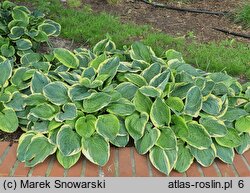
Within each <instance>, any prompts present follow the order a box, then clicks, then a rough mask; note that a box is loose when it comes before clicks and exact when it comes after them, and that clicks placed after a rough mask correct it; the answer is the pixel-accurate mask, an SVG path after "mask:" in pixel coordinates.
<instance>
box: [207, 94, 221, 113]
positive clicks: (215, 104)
mask: <svg viewBox="0 0 250 193" xmlns="http://www.w3.org/2000/svg"><path fill="white" fill-rule="evenodd" d="M221 108H222V101H221V100H220V98H218V97H216V96H214V95H210V96H208V98H207V100H205V101H203V104H202V110H203V111H204V112H206V113H208V114H210V115H215V116H216V115H218V114H219V112H220V111H221Z"/></svg>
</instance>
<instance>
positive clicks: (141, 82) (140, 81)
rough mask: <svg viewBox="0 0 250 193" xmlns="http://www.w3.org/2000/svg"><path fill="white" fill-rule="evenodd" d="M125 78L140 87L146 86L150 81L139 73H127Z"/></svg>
mask: <svg viewBox="0 0 250 193" xmlns="http://www.w3.org/2000/svg"><path fill="white" fill-rule="evenodd" d="M125 78H126V79H127V80H128V81H129V82H131V83H133V84H135V85H136V86H138V87H142V86H146V85H147V84H148V83H147V81H146V80H145V79H144V78H143V77H142V76H140V75H138V74H133V73H127V74H125Z"/></svg>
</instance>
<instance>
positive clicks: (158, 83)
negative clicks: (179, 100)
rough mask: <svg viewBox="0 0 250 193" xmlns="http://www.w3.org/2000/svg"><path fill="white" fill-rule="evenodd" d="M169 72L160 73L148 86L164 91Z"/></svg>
mask: <svg viewBox="0 0 250 193" xmlns="http://www.w3.org/2000/svg"><path fill="white" fill-rule="evenodd" d="M170 74H171V73H170V70H165V71H164V72H162V73H161V74H158V75H157V76H155V77H154V78H153V79H152V80H151V81H150V82H149V85H150V86H153V87H155V88H158V89H160V90H162V91H164V90H165V88H166V86H167V83H168V81H169V78H170Z"/></svg>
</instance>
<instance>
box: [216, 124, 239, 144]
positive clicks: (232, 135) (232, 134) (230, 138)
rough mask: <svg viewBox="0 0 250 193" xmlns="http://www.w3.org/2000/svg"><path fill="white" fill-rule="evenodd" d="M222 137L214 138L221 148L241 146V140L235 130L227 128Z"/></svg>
mask: <svg viewBox="0 0 250 193" xmlns="http://www.w3.org/2000/svg"><path fill="white" fill-rule="evenodd" d="M227 130H228V132H227V134H226V135H225V136H224V137H216V138H215V140H216V142H217V143H218V144H219V145H221V146H223V147H237V146H239V145H241V143H242V142H241V138H240V136H239V134H238V132H237V131H236V130H235V129H231V128H228V129H227Z"/></svg>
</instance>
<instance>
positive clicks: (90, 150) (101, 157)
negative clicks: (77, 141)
mask: <svg viewBox="0 0 250 193" xmlns="http://www.w3.org/2000/svg"><path fill="white" fill-rule="evenodd" d="M82 153H83V155H84V156H85V157H86V158H87V159H88V160H89V161H91V162H93V163H94V164H97V165H100V166H104V165H105V164H106V163H107V162H108V160H109V156H110V146H109V143H108V142H107V141H106V140H105V139H104V138H103V137H102V136H101V135H99V134H97V133H95V134H94V135H92V136H91V137H89V138H84V137H83V138H82Z"/></svg>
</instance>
